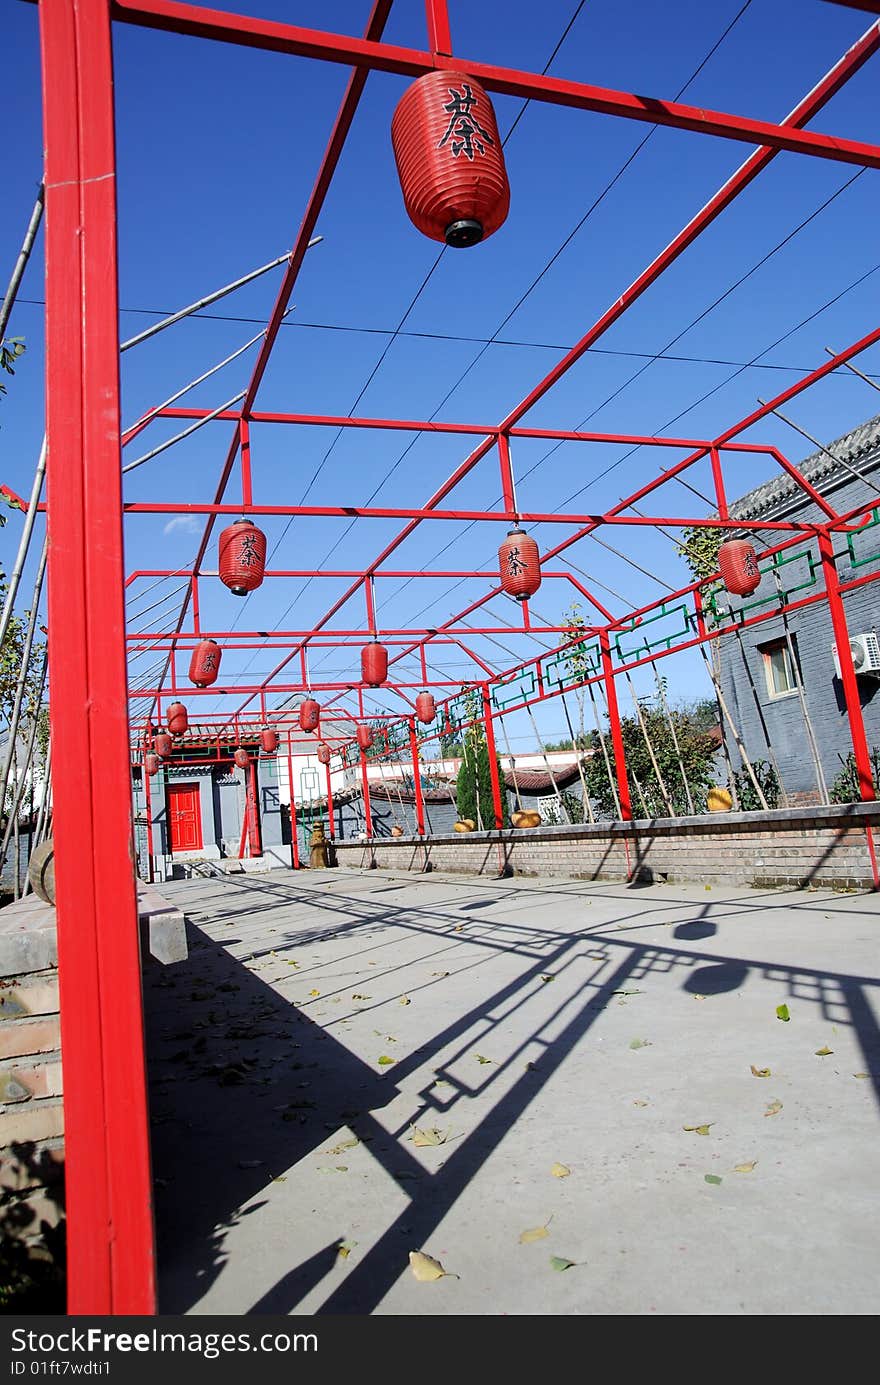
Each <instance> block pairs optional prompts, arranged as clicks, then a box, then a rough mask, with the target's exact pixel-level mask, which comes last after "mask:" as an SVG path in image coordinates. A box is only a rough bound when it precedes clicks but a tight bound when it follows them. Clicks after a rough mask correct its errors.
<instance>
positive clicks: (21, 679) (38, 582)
mask: <svg viewBox="0 0 880 1385" xmlns="http://www.w3.org/2000/svg"><path fill="white" fill-rule="evenodd" d="M48 551H49V546H48V541H47V540H46V539H45V538H44V540H43V549H42V553H41V554H40V562H39V566H38V568H37V575H36V578H35V579H34V592H33V597H32V601H31V613H30V617H29V619H28V625H27V631H26V633H25V638H24V645H23V646H22V654H21V668H20V669H19V672H18V678H17V679H16V683H15V694H14V697H13V703H12V711H11V713H10V717H9V727H8V735H9V749H8V752H7V755H6V760H5V763H4V765H3V769H2V770H0V804H2V803H5V801H6V785H7V783H8V781H9V771H10V767H11V765H12V759H13V755H14V752H15V742H16V737H17V736H18V723H19V720H20V718H21V704H22V700H23V698H24V690H25V687H26V684H27V677H28V669H29V666H30V661H31V651H32V649H33V645H34V634H35V632H36V628H37V620H38V619H39V615H38V608H39V605H40V597H41V595H42V590H43V578H44V576H45V573H46V559H47V556H48ZM44 676H45V675H44Z"/></svg>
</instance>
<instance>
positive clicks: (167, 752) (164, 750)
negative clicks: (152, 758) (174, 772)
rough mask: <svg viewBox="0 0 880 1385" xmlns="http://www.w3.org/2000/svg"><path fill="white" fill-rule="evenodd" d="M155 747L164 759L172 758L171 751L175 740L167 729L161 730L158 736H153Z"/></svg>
mask: <svg viewBox="0 0 880 1385" xmlns="http://www.w3.org/2000/svg"><path fill="white" fill-rule="evenodd" d="M153 749H154V750H155V752H156V754H157V755H161V756H162V759H163V760H168V759H170V758H171V752H172V750H173V749H174V742H173V741H172V739H171V737H170V736H169V735H168V732H167V731H160V732H159V734H158V735H157V736H154V737H153Z"/></svg>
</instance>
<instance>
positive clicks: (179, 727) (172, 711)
mask: <svg viewBox="0 0 880 1385" xmlns="http://www.w3.org/2000/svg"><path fill="white" fill-rule="evenodd" d="M188 729H189V716H188V715H187V710H186V708H185V707H184V705H183V703H182V702H172V703H171V705H170V707H169V708H168V730H169V731H170V732H171V734H172V736H182V735H183V733H184V731H187V730H188Z"/></svg>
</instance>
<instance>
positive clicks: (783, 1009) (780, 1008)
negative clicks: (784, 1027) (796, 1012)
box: [776, 1005, 791, 1024]
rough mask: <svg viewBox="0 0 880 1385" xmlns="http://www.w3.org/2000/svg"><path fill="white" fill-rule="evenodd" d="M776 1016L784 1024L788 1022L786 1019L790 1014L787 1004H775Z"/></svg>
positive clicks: (789, 1017)
mask: <svg viewBox="0 0 880 1385" xmlns="http://www.w3.org/2000/svg"><path fill="white" fill-rule="evenodd" d="M776 1018H777V1019H778V1020H782V1021H783V1023H784V1024H788V1021H789V1020H790V1019H791V1015H790V1014H789V1013H788V1006H787V1005H777V1007H776Z"/></svg>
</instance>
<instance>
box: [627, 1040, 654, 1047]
mask: <svg viewBox="0 0 880 1385" xmlns="http://www.w3.org/2000/svg"><path fill="white" fill-rule="evenodd" d="M629 1046H630V1048H650V1047H651V1041H650V1039H630V1041H629Z"/></svg>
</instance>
